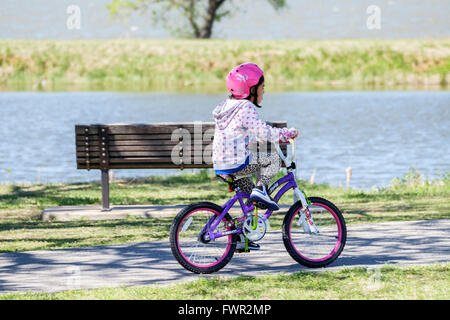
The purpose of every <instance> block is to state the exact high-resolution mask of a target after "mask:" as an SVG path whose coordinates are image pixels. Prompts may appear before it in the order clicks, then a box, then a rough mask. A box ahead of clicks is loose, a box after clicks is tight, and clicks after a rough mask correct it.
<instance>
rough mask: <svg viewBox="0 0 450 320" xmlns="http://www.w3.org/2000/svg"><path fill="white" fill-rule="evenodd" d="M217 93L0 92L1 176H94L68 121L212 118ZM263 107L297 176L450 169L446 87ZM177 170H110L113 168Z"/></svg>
mask: <svg viewBox="0 0 450 320" xmlns="http://www.w3.org/2000/svg"><path fill="white" fill-rule="evenodd" d="M224 97H225V94H166V93H117V92H54V93H47V92H3V93H0V112H1V126H0V137H1V138H0V183H22V182H32V183H36V182H38V181H39V182H41V183H43V182H75V181H88V180H99V178H100V174H99V171H98V170H91V171H89V172H88V171H86V170H77V169H76V163H75V146H74V144H75V143H74V140H75V137H74V125H75V124H92V123H108V124H109V123H150V122H179V121H183V122H187V121H212V120H213V119H212V116H211V111H212V109H213V108H214V107H215V105H216V104H217V103H218V102H220V101H221V100H222V99H223V98H224ZM261 115H262V116H263V118H264V119H266V120H287V121H288V126H289V127H296V128H298V129H299V130H300V133H301V138H300V139H298V140H297V141H298V142H297V144H296V146H297V160H298V163H299V164H300V168H299V169H298V170H297V174H298V176H299V177H300V178H302V179H305V180H309V178H310V177H311V174H312V173H313V172H314V171H315V174H316V182H317V183H320V182H327V183H329V184H331V185H334V186H337V185H339V184H342V185H345V181H346V173H345V170H346V168H347V167H352V171H353V175H352V180H351V186H353V187H357V188H362V189H370V188H372V187H373V186H386V185H387V184H389V182H390V181H391V179H392V178H394V177H401V176H402V175H403V174H404V173H406V172H408V171H409V169H410V167H411V166H414V167H415V168H417V169H418V170H419V171H420V172H422V173H424V174H425V175H427V176H428V177H429V178H433V177H436V176H438V175H440V174H443V173H445V172H446V171H449V170H450V130H449V128H450V92H449V91H398V92H396V91H367V92H365V91H346V92H343V91H327V92H285V93H276V94H273V93H272V94H271V93H266V94H265V96H264V101H263V108H262V109H261ZM178 172H179V171H178V170H117V171H116V172H115V176H116V177H135V176H148V175H154V174H159V175H164V174H175V173H178Z"/></svg>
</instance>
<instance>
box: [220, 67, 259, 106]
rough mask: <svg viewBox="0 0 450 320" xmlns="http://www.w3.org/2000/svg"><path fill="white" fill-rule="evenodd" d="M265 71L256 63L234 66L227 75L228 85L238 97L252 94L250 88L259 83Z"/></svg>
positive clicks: (242, 97) (243, 97)
mask: <svg viewBox="0 0 450 320" xmlns="http://www.w3.org/2000/svg"><path fill="white" fill-rule="evenodd" d="M263 75H264V71H263V70H262V69H261V68H260V67H258V66H257V65H256V64H254V63H250V62H249V63H243V64H240V65H238V66H237V67H234V68H233V69H232V70H231V71H230V73H229V74H228V76H227V87H228V90H229V91H230V92H231V94H232V95H233V96H234V97H235V98H236V99H245V98H247V97H248V96H250V88H251V87H253V86H256V85H257V84H259V81H260V80H261V78H262V77H263Z"/></svg>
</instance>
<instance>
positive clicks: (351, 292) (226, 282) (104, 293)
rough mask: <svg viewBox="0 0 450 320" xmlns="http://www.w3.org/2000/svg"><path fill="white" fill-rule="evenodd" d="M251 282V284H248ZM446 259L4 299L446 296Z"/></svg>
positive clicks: (449, 278)
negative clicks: (420, 263) (431, 262)
mask: <svg viewBox="0 0 450 320" xmlns="http://www.w3.org/2000/svg"><path fill="white" fill-rule="evenodd" d="M249 288H251V289H249ZM449 288H450V265H449V264H437V265H431V266H414V267H393V266H389V265H388V266H384V267H382V268H379V269H375V270H367V269H362V268H357V269H344V270H341V271H337V272H333V271H327V272H299V273H294V274H291V275H269V276H261V277H239V278H235V279H225V278H220V277H215V278H209V279H208V278H204V279H201V280H197V281H194V282H190V283H183V284H176V285H170V286H164V287H162V286H156V285H154V286H145V287H132V288H126V287H120V288H101V289H92V290H72V291H65V292H59V293H8V294H3V295H0V300H2V299H3V300H7V299H34V300H35V299H40V300H47V299H58V300H64V299H86V300H87V299H89V300H90V299H102V300H107V299H114V300H126V299H133V300H143V299H145V300H160V299H164V300H191V299H193V300H195V299H200V300H201V299H208V300H226V299H231V300H252V299H269V300H274V299H276V300H297V299H300V300H324V299H326V300H329V299H399V300H400V299H414V300H415V299H434V300H440V299H443V300H447V299H450V290H449Z"/></svg>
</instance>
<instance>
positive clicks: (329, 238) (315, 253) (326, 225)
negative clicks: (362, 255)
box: [283, 197, 347, 268]
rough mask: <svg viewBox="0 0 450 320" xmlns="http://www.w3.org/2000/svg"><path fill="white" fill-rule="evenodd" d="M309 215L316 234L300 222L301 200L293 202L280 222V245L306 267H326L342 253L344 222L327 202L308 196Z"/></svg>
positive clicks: (345, 235)
mask: <svg viewBox="0 0 450 320" xmlns="http://www.w3.org/2000/svg"><path fill="white" fill-rule="evenodd" d="M309 200H310V201H311V203H312V206H311V207H310V212H311V216H312V219H313V221H314V225H315V226H316V227H317V231H318V232H315V231H314V230H312V229H311V228H309V227H308V226H307V225H305V224H308V221H307V220H302V218H301V214H300V213H301V209H302V204H301V202H300V201H298V202H296V203H295V204H294V205H293V206H292V207H291V208H290V209H289V211H288V213H287V214H286V216H285V218H284V221H283V242H284V245H285V247H286V250H287V251H288V252H289V254H290V255H291V257H292V258H293V259H294V260H296V261H297V262H299V263H300V264H302V265H304V266H306V267H308V268H320V267H325V266H327V265H329V264H330V263H332V262H333V261H334V260H336V258H337V257H338V256H339V255H340V254H341V252H342V250H343V249H344V246H345V241H346V239H347V229H346V226H345V220H344V217H343V216H342V213H341V212H340V211H339V209H338V208H337V207H336V206H335V205H334V204H333V203H331V202H330V201H328V200H326V199H323V198H318V197H311V198H309Z"/></svg>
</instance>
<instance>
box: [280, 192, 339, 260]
mask: <svg viewBox="0 0 450 320" xmlns="http://www.w3.org/2000/svg"><path fill="white" fill-rule="evenodd" d="M308 199H309V200H310V201H311V203H313V204H318V205H321V204H322V205H324V206H327V207H328V208H330V209H331V210H332V211H333V212H334V215H333V214H332V216H333V218H334V220H335V222H336V226H337V230H338V231H337V233H338V234H340V239H339V236H338V238H337V239H336V243H335V247H334V248H333V250H332V251H330V252H329V254H328V255H326V256H325V257H323V258H322V259H306V258H305V257H303V256H302V255H301V254H300V253H299V252H298V251H297V249H296V248H295V246H294V245H293V243H292V240H291V231H292V230H291V227H292V222H293V220H294V219H295V215H297V214H298V212H299V210H300V209H301V208H302V204H301V202H300V201H297V202H296V203H295V204H293V205H292V207H291V208H290V209H289V211H288V212H287V214H286V216H285V218H284V221H283V228H282V233H283V242H284V246H285V247H286V250H287V252H288V253H289V255H290V256H291V257H292V258H293V259H294V260H295V261H297V262H298V263H300V264H301V265H304V266H306V267H308V268H322V267H325V266H327V265H329V264H330V263H332V262H333V261H334V260H336V259H337V257H339V255H340V254H341V252H342V250H343V249H344V246H345V242H346V240H347V228H346V225H345V220H344V217H343V215H342V213H341V211H340V210H339V209H338V208H337V207H336V206H335V205H334V204H333V203H331V202H330V201H328V200H326V199H323V198H319V197H310V198H308ZM327 211H329V210H327ZM312 216H313V219H314V214H312ZM318 227H319V230H320V226H318ZM305 234H306V233H305ZM333 241H334V240H333ZM305 246H306V244H305ZM319 260H320V261H319Z"/></svg>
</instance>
